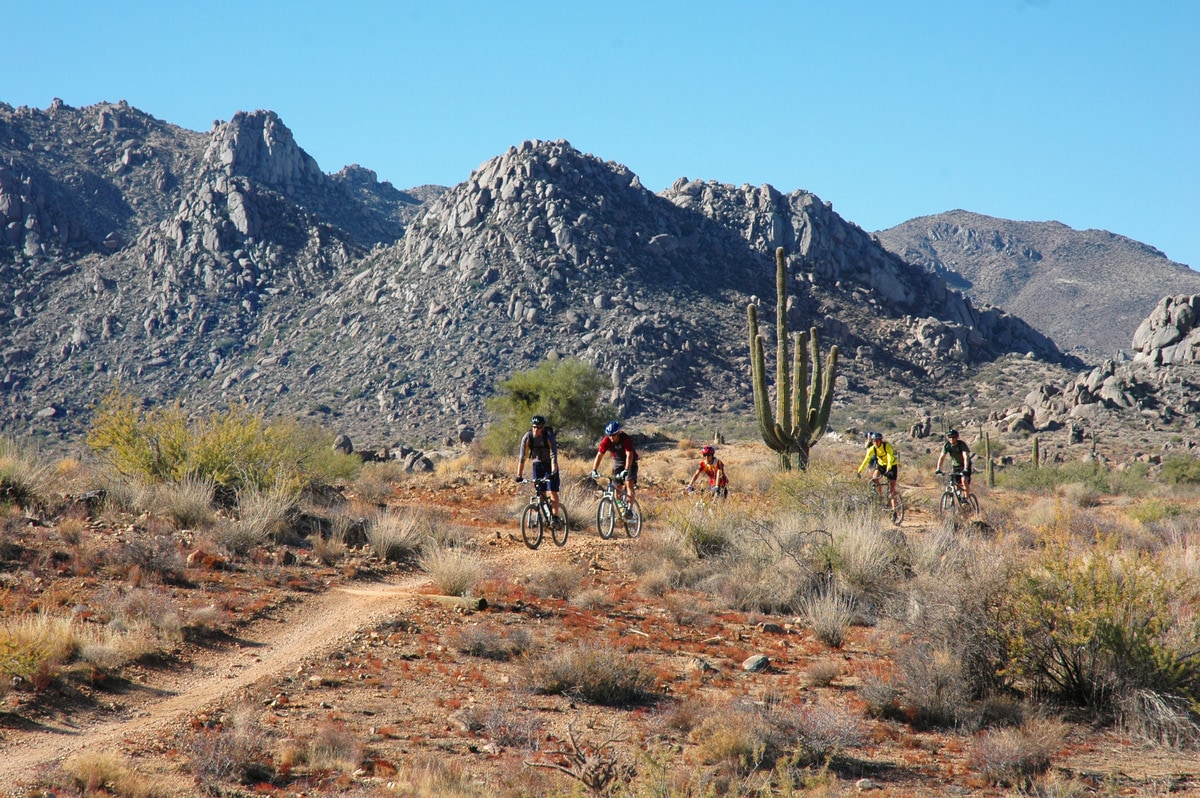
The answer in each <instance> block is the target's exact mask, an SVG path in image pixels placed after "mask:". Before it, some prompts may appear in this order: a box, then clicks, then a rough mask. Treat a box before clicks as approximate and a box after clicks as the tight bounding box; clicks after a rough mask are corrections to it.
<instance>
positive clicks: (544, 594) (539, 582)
mask: <svg viewBox="0 0 1200 798" xmlns="http://www.w3.org/2000/svg"><path fill="white" fill-rule="evenodd" d="M584 576H585V574H584V571H583V569H581V568H579V567H577V566H572V565H551V566H547V567H545V568H540V569H538V570H537V571H534V572H533V573H531V574H530V575H529V579H528V582H527V587H528V588H529V591H530V592H531V593H533V594H534V595H535V596H537V597H539V598H555V599H562V600H564V601H565V600H567V599H569V598H571V596H572V595H574V593H575V591H576V590H578V589H579V584H580V582H582V581H583V578H584Z"/></svg>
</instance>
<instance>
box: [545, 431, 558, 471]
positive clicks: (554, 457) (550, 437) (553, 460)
mask: <svg viewBox="0 0 1200 798" xmlns="http://www.w3.org/2000/svg"><path fill="white" fill-rule="evenodd" d="M546 443H548V444H550V470H551V471H552V472H557V471H558V439H557V438H555V437H554V433H553V432H551V431H550V430H546Z"/></svg>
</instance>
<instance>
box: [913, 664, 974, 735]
mask: <svg viewBox="0 0 1200 798" xmlns="http://www.w3.org/2000/svg"><path fill="white" fill-rule="evenodd" d="M896 660H897V666H898V670H897V673H896V680H895V686H896V687H897V688H899V691H900V695H899V700H900V703H901V704H902V706H903V707H904V711H905V715H906V716H907V717H908V718H910V719H911V722H912V723H913V725H915V726H917V727H918V728H926V727H935V728H948V727H954V726H957V725H959V724H960V723H961V722H962V721H964V720H965V719H966V718H967V716H968V714H969V713H970V710H971V698H972V694H971V688H970V684H969V682H968V680H967V678H966V676H965V674H964V673H963V664H962V660H961V658H960V657H959V656H958V654H957V653H956V652H955V651H953V650H952V649H951V648H950V647H949V646H948V645H939V646H931V645H928V644H923V643H917V644H909V645H905V646H904V647H903V648H901V649H900V651H899V652H898V654H897V657H896Z"/></svg>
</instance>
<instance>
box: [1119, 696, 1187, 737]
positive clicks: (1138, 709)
mask: <svg viewBox="0 0 1200 798" xmlns="http://www.w3.org/2000/svg"><path fill="white" fill-rule="evenodd" d="M1116 704H1117V722H1118V723H1119V725H1120V726H1121V728H1123V729H1124V730H1125V731H1126V732H1127V733H1128V734H1129V735H1130V736H1132V737H1133V738H1135V739H1137V740H1141V741H1142V742H1145V743H1148V744H1150V745H1163V746H1167V747H1170V748H1180V749H1195V748H1196V747H1197V746H1200V716H1198V714H1197V708H1196V707H1195V706H1193V705H1191V704H1189V702H1188V700H1187V699H1185V698H1182V697H1180V696H1169V695H1163V694H1161V693H1157V692H1155V691H1153V690H1136V689H1135V690H1124V691H1122V692H1121V694H1120V695H1119V696H1118V698H1117V702H1116Z"/></svg>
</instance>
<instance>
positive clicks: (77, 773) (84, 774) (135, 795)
mask: <svg viewBox="0 0 1200 798" xmlns="http://www.w3.org/2000/svg"><path fill="white" fill-rule="evenodd" d="M62 769H63V773H64V774H65V775H66V777H67V778H68V779H69V780H70V782H71V784H72V786H73V787H74V788H75V789H76V790H78V791H79V792H80V793H81V794H82V795H111V796H113V798H167V796H169V795H170V792H169V791H168V790H166V789H164V788H163V787H161V786H159V785H158V784H156V783H155V782H154V781H153V780H152V779H150V778H149V777H147V776H143V775H142V774H140V773H138V772H137V771H136V770H134V769H132V768H131V767H129V764H128V763H127V762H126V761H125V759H124V758H122V757H120V756H117V755H116V754H106V753H100V752H85V753H82V754H78V755H76V756H73V757H71V758H70V759H68V760H67V761H66V762H65V763H64V764H63V766H62Z"/></svg>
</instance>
